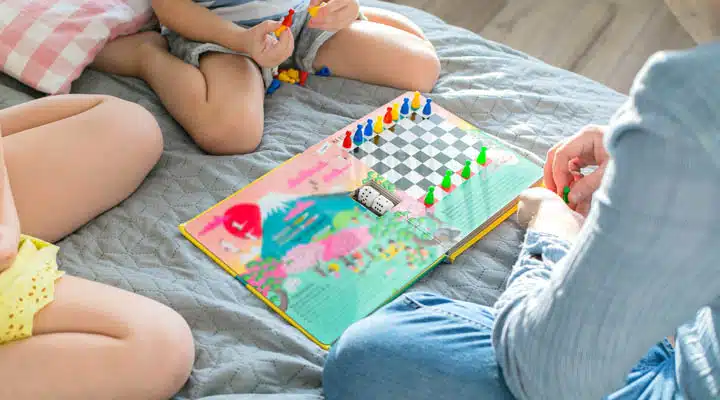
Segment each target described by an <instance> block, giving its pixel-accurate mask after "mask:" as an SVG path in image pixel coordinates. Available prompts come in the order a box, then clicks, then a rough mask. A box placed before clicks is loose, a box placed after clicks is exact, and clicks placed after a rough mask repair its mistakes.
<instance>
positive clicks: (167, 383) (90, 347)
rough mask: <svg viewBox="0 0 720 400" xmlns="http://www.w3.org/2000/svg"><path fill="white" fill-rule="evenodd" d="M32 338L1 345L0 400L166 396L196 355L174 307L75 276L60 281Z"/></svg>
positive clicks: (177, 385) (181, 381)
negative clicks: (0, 380) (173, 309)
mask: <svg viewBox="0 0 720 400" xmlns="http://www.w3.org/2000/svg"><path fill="white" fill-rule="evenodd" d="M33 335H34V336H32V337H30V338H28V339H25V340H19V341H16V342H11V343H8V344H6V345H2V346H0V376H1V377H2V385H0V398H3V399H15V400H25V399H33V400H42V399H48V400H49V399H52V400H64V399H68V400H69V399H72V400H74V399H149V400H151V399H158V400H160V399H168V398H170V397H171V396H172V395H174V394H175V393H176V392H177V391H178V390H180V388H181V387H182V386H183V385H184V383H185V382H186V380H187V378H188V376H189V374H190V370H191V368H192V363H193V360H194V357H195V356H194V347H193V340H192V336H191V334H190V330H189V328H188V326H187V324H186V323H185V321H184V320H183V319H182V318H181V317H180V315H178V314H177V313H175V312H174V311H172V310H171V309H169V308H167V307H165V306H163V305H161V304H160V303H156V302H154V301H152V300H150V299H147V298H144V297H141V296H137V295H135V294H132V293H129V292H125V291H122V290H120V289H116V288H113V287H110V286H105V285H101V284H98V283H94V282H90V281H86V280H82V279H78V278H74V277H64V278H61V279H60V280H58V282H57V285H56V290H55V300H54V301H53V302H52V303H50V304H49V305H48V306H46V307H45V308H44V309H43V310H42V311H40V312H39V313H38V314H37V315H36V316H35V323H34V328H33Z"/></svg>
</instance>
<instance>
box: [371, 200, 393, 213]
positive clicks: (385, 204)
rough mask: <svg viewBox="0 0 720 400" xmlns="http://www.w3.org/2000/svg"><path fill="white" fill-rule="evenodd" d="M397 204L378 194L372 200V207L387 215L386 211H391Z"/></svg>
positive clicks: (377, 211)
mask: <svg viewBox="0 0 720 400" xmlns="http://www.w3.org/2000/svg"><path fill="white" fill-rule="evenodd" d="M394 206H395V204H393V202H392V201H390V200H389V199H388V198H386V197H384V196H377V197H376V198H375V200H374V201H373V202H372V205H371V206H370V208H371V209H372V210H373V211H375V212H376V213H378V215H385V213H386V212H388V211H390V210H391V209H392V208H393V207H394Z"/></svg>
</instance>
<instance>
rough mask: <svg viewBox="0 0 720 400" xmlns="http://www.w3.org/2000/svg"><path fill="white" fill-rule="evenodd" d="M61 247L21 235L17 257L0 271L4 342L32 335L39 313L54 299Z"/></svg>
mask: <svg viewBox="0 0 720 400" xmlns="http://www.w3.org/2000/svg"><path fill="white" fill-rule="evenodd" d="M58 250H59V248H58V247H57V246H55V245H52V244H50V243H47V242H44V241H42V240H39V239H35V238H33V237H29V236H25V235H23V236H21V237H20V245H19V249H18V255H17V258H15V261H14V262H13V264H12V266H10V268H8V269H7V270H5V271H4V272H2V273H0V345H1V344H4V343H7V342H11V341H13V340H18V339H24V338H27V337H30V336H32V327H33V320H34V318H35V314H36V313H37V312H38V311H40V310H42V309H43V307H45V306H46V305H48V304H49V303H50V302H52V301H53V298H54V295H55V281H56V280H57V279H58V278H60V277H61V276H63V274H64V273H63V272H62V271H59V270H58V266H57V253H58Z"/></svg>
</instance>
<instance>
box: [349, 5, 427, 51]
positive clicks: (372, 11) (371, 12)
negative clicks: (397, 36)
mask: <svg viewBox="0 0 720 400" xmlns="http://www.w3.org/2000/svg"><path fill="white" fill-rule="evenodd" d="M361 11H362V13H363V15H365V18H367V19H368V20H370V21H371V22H376V23H378V24H383V25H387V26H392V27H393V28H397V29H400V30H401V31H405V32H407V33H411V34H413V35H415V36H417V37H419V38H421V39H423V40H425V34H424V33H423V31H422V29H421V28H420V27H419V26H418V25H417V24H416V23H414V22H412V21H411V20H410V18H408V17H406V16H404V15H402V14H398V13H396V12H393V11H389V10H384V9H382V8H375V7H361ZM428 43H429V42H428Z"/></svg>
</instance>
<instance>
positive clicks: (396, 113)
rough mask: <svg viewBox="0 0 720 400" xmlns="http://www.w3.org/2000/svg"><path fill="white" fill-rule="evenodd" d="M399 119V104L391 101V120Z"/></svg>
mask: <svg viewBox="0 0 720 400" xmlns="http://www.w3.org/2000/svg"><path fill="white" fill-rule="evenodd" d="M399 119H400V105H399V104H398V103H393V106H392V120H393V122H397V121H398V120H399Z"/></svg>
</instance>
